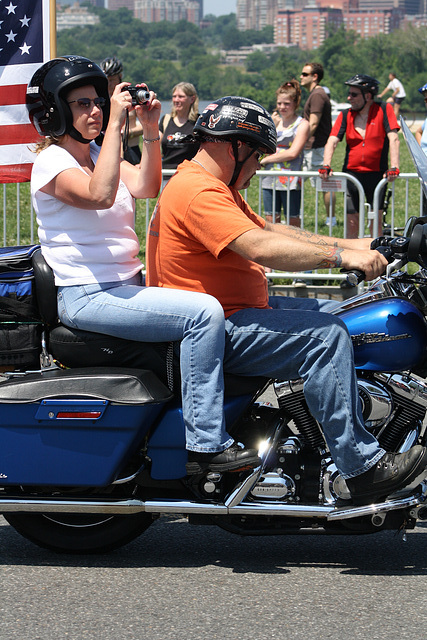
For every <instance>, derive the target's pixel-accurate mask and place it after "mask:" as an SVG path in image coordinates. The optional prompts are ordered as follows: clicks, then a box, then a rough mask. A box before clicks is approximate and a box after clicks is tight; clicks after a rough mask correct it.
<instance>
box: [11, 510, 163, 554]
mask: <svg viewBox="0 0 427 640" xmlns="http://www.w3.org/2000/svg"><path fill="white" fill-rule="evenodd" d="M3 516H4V518H5V520H7V522H8V523H9V524H10V525H11V526H12V527H13V528H14V529H15V530H16V531H17V532H18V533H20V534H21V535H22V536H23V537H24V538H27V540H30V541H31V542H34V544H37V545H38V546H39V547H43V548H44V549H49V550H51V551H56V552H57V553H73V554H78V553H80V554H85V553H86V554H87V553H107V552H108V551H113V550H114V549H118V548H119V547H122V546H123V545H125V544H128V543H129V542H131V541H132V540H134V539H135V538H137V537H138V536H139V535H141V534H142V533H143V532H144V531H145V530H146V529H148V527H149V526H150V524H151V523H152V522H153V516H152V515H151V514H149V513H136V514H132V515H129V516H116V515H107V514H98V515H97V514H88V515H86V514H71V513H35V514H33V513H31V514H28V513H5V514H3Z"/></svg>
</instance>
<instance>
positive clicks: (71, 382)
mask: <svg viewBox="0 0 427 640" xmlns="http://www.w3.org/2000/svg"><path fill="white" fill-rule="evenodd" d="M387 245H388V246H387V247H386V248H385V249H384V250H385V251H387V253H388V259H389V265H388V267H387V272H386V274H385V276H384V277H382V278H380V279H378V280H377V281H376V282H374V283H373V284H372V285H371V286H370V287H369V288H368V289H367V290H366V291H364V292H361V293H359V294H357V295H355V296H354V297H352V298H350V299H347V300H346V301H345V302H343V303H341V304H339V305H338V306H337V308H336V309H335V310H334V313H335V314H337V315H339V316H340V317H341V318H342V319H343V320H344V322H345V323H346V325H347V327H348V330H349V332H350V335H351V338H352V341H353V346H354V357H355V365H356V369H357V375H358V387H359V395H360V401H361V403H362V407H363V417H364V420H365V424H366V426H367V428H368V429H369V430H371V431H372V433H373V434H374V435H375V436H376V437H377V439H378V440H379V442H380V444H381V446H382V447H384V449H386V450H388V451H396V452H402V451H406V450H407V449H408V448H410V447H411V446H412V445H414V444H415V443H421V444H424V445H426V444H427V432H426V429H425V425H424V419H425V417H426V413H427V381H426V376H427V321H426V316H427V219H426V218H413V219H411V221H410V222H409V224H408V225H407V228H406V229H405V233H404V236H402V237H398V238H394V239H391V240H390V239H388V240H387ZM31 261H32V265H33V268H34V273H35V288H36V294H37V300H38V306H39V309H40V311H41V317H42V318H43V325H42V329H43V331H42V333H41V338H40V339H41V345H42V347H41V352H42V364H43V366H41V368H40V369H39V370H34V371H28V370H25V371H11V372H9V373H7V372H4V373H3V379H2V381H1V382H0V406H1V412H0V438H1V442H2V448H1V454H0V512H1V513H2V514H3V515H4V517H5V518H6V520H7V521H8V523H9V524H10V525H11V526H12V527H14V528H15V529H16V530H17V531H18V532H19V533H20V534H22V535H23V536H25V537H26V538H28V539H29V540H31V541H33V542H35V543H36V544H38V545H40V546H42V547H46V548H48V549H52V550H54V551H57V552H67V553H96V552H106V551H109V550H111V549H115V548H117V547H119V546H121V545H124V544H126V543H128V542H129V541H131V540H133V539H134V538H135V537H137V536H139V535H140V534H141V533H142V532H143V531H144V530H146V529H147V527H149V526H150V525H151V524H152V523H153V522H154V520H155V519H156V518H158V517H159V516H160V515H162V514H184V515H185V516H187V517H188V520H189V522H190V523H195V524H210V525H212V524H214V525H217V526H219V527H221V528H223V529H226V530H227V531H231V532H234V533H237V534H240V535H271V534H289V533H291V534H296V533H307V532H310V533H314V532H322V533H330V534H338V533H341V534H361V533H373V532H377V531H381V530H384V529H410V528H413V527H414V526H415V524H416V522H417V521H418V520H425V519H427V502H426V500H427V478H425V477H420V478H417V479H416V481H414V482H413V483H412V484H411V486H409V487H405V489H403V490H402V491H399V492H397V493H396V494H394V495H392V496H390V497H388V499H387V500H385V501H384V502H381V503H377V504H369V505H364V506H354V505H352V504H351V501H350V494H349V492H348V489H347V486H346V483H345V480H344V479H343V478H342V477H341V476H340V473H339V471H338V470H337V468H336V466H335V465H334V462H333V460H332V459H331V457H330V454H329V452H328V449H327V447H326V444H325V440H324V437H323V433H322V429H321V425H319V424H318V423H317V421H316V420H315V419H314V418H313V417H312V416H311V414H310V412H309V410H308V407H307V404H306V402H305V399H304V384H303V381H302V380H292V381H279V380H267V379H263V378H261V379H260V378H240V377H231V378H230V377H227V379H226V401H225V412H226V420H227V425H228V430H229V432H230V434H231V435H232V436H233V437H234V438H235V439H236V440H238V441H241V442H243V443H244V444H245V445H246V446H250V447H256V448H257V449H258V450H259V454H260V457H261V460H262V464H261V465H260V466H259V467H257V468H256V469H253V470H252V471H250V472H249V471H246V472H242V473H241V474H236V473H228V474H220V473H210V472H208V473H204V474H200V475H196V476H186V471H185V463H186V460H187V452H186V449H185V434H184V423H183V419H182V410H181V404H180V399H179V394H178V395H177V394H176V393H175V394H174V393H173V392H172V391H171V390H170V385H171V379H172V377H173V376H172V373H173V371H172V369H171V367H170V366H169V367H165V362H166V363H168V364H169V365H170V362H171V360H172V358H171V357H170V356H171V353H170V350H169V347H168V345H148V344H140V343H127V341H125V340H118V339H115V338H111V337H109V336H102V335H100V334H89V333H88V332H84V331H76V330H73V329H69V328H67V327H64V326H63V325H61V324H60V323H59V321H58V319H57V317H56V290H55V285H54V282H53V275H52V272H51V271H50V269H49V267H48V266H47V265H46V263H45V262H44V259H43V257H42V255H41V252H40V250H39V249H36V250H35V251H34V253H33V255H32V257H31ZM410 261H412V262H416V263H418V265H419V266H420V267H421V268H420V269H419V270H418V271H417V272H416V273H414V274H412V275H410V274H409V273H408V272H405V271H402V270H401V269H402V267H403V266H404V265H405V264H407V263H408V262H410ZM353 276H354V274H353ZM111 358H112V362H114V364H115V366H112V364H111V362H110V361H109V359H110V360H111ZM119 358H121V360H119ZM141 358H142V359H141ZM144 358H145V360H144ZM159 363H160V365H161V366H160V367H159V366H158V365H159ZM118 364H120V365H121V366H117V365H118ZM162 367H163V369H162ZM168 374H169V375H168ZM168 385H169V386H168ZM269 386H271V387H273V388H274V391H275V393H276V396H277V406H273V405H272V404H269V403H265V402H260V401H258V398H259V397H260V396H261V395H262V394H263V393H264V392H265V390H266V389H267V388H268V387H269ZM424 475H427V471H426V472H425V474H424Z"/></svg>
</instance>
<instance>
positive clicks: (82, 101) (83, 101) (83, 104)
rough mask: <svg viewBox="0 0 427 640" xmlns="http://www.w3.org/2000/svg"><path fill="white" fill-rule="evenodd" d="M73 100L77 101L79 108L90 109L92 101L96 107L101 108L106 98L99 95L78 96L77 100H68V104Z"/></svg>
mask: <svg viewBox="0 0 427 640" xmlns="http://www.w3.org/2000/svg"><path fill="white" fill-rule="evenodd" d="M73 102H77V104H78V105H79V107H80V109H90V107H91V105H92V102H93V104H94V105H95V107H98V109H102V108H103V107H105V103H106V100H105V98H101V97H99V98H79V99H78V100H71V102H68V104H73Z"/></svg>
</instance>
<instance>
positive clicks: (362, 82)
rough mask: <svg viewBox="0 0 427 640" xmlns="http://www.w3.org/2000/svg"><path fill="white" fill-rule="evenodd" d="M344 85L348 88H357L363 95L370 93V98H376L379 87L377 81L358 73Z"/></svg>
mask: <svg viewBox="0 0 427 640" xmlns="http://www.w3.org/2000/svg"><path fill="white" fill-rule="evenodd" d="M344 84H346V85H348V86H349V87H358V88H359V89H360V90H361V91H362V93H363V94H365V93H371V94H372V96H376V95H377V93H378V90H379V87H380V83H379V82H378V80H376V79H375V78H373V77H372V76H365V75H364V74H363V73H358V74H356V75H355V76H353V77H352V78H350V80H347V82H344Z"/></svg>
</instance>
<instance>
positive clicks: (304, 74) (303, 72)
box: [301, 71, 313, 78]
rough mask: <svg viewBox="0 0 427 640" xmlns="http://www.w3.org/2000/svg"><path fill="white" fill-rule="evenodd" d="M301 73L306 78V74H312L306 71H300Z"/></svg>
mask: <svg viewBox="0 0 427 640" xmlns="http://www.w3.org/2000/svg"><path fill="white" fill-rule="evenodd" d="M301 75H302V76H303V77H304V78H306V77H307V76H312V75H313V74H312V73H307V71H301Z"/></svg>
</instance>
